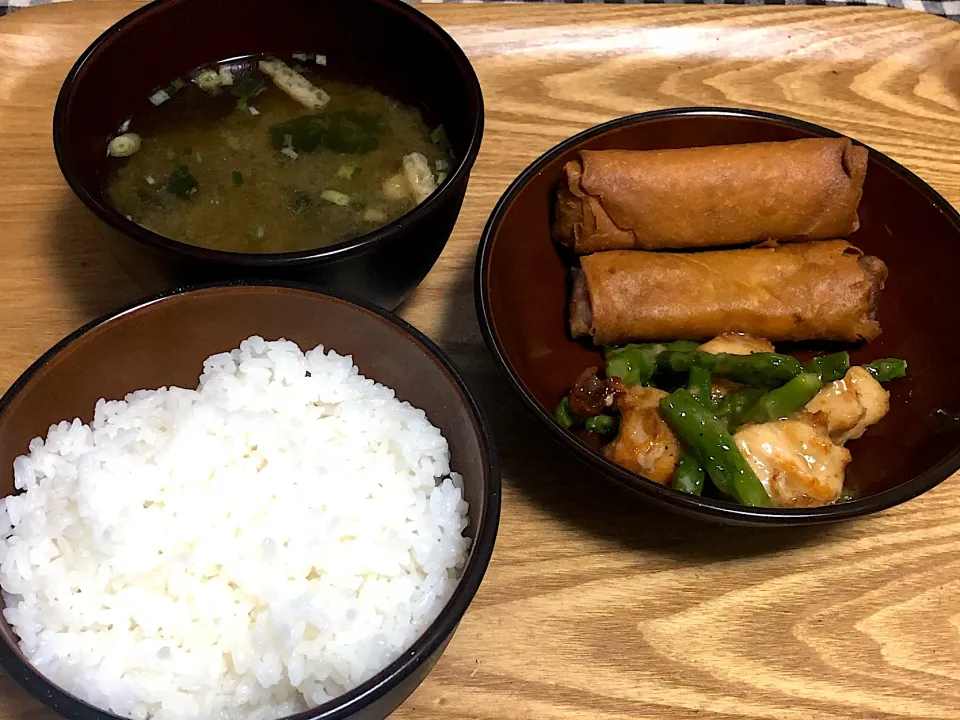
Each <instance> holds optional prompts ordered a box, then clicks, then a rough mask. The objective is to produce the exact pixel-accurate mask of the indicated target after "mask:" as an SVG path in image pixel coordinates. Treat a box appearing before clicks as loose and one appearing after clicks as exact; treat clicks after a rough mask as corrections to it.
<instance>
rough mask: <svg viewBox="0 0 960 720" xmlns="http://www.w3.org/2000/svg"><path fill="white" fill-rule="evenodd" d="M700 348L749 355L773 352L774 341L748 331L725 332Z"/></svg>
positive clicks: (711, 351) (706, 350)
mask: <svg viewBox="0 0 960 720" xmlns="http://www.w3.org/2000/svg"><path fill="white" fill-rule="evenodd" d="M698 349H700V350H703V351H704V352H708V353H714V354H716V353H730V354H731V355H749V354H750V353H757V352H773V343H771V342H770V341H769V340H765V339H764V338H758V337H755V336H753V335H747V334H746V333H732V332H731V333H723V335H717V336H716V337H715V338H713V340H708V341H707V342H705V343H704V344H703V345H701V346H700V347H699V348H698Z"/></svg>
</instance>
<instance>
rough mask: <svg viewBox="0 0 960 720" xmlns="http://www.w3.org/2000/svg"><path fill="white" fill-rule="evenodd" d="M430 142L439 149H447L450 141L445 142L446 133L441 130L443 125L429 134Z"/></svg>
mask: <svg viewBox="0 0 960 720" xmlns="http://www.w3.org/2000/svg"><path fill="white" fill-rule="evenodd" d="M430 141H431V142H432V143H433V144H434V145H439V146H440V147H447V146H448V145H449V144H450V141H449V140H447V131H446V130H444V129H443V125H437V127H436V128H435V129H434V131H433V132H432V133H430Z"/></svg>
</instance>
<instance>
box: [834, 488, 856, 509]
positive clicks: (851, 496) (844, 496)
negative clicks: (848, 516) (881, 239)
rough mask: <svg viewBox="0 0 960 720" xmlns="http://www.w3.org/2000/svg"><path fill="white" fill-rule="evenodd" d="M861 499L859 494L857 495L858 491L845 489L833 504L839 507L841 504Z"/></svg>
mask: <svg viewBox="0 0 960 720" xmlns="http://www.w3.org/2000/svg"><path fill="white" fill-rule="evenodd" d="M859 497H860V495H859V493H857V491H856V490H853V489H851V488H844V489H843V491H842V492H841V493H840V496H839V497H838V498H837V499H836V500H834V501H833V504H834V505H839V504H840V503H848V502H853V501H854V500H856V499H857V498H859Z"/></svg>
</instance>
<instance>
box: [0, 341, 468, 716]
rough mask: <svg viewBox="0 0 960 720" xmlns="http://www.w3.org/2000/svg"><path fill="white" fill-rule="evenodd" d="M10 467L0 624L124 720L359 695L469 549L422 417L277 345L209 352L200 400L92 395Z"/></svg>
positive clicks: (49, 668) (426, 615)
mask: <svg viewBox="0 0 960 720" xmlns="http://www.w3.org/2000/svg"><path fill="white" fill-rule="evenodd" d="M109 371H110V369H109V366H108V365H107V366H105V367H104V372H109ZM14 471H15V477H16V486H17V488H18V489H20V490H23V491H24V492H22V493H21V494H19V495H16V496H11V497H9V498H7V499H6V500H5V501H0V504H2V507H0V534H2V536H3V539H2V540H0V587H2V589H3V593H4V599H5V601H6V609H5V610H4V616H5V617H6V619H7V621H8V622H9V623H10V624H11V625H12V626H13V629H14V630H15V631H16V632H17V634H18V635H19V637H20V647H21V648H22V650H23V652H24V653H25V654H26V656H27V658H28V659H29V660H30V661H31V662H32V663H33V664H34V665H35V666H36V667H37V669H38V670H39V671H40V672H42V673H43V674H44V675H46V676H47V677H48V678H49V679H50V680H52V681H53V682H55V683H56V684H57V685H59V686H60V687H62V688H64V689H65V690H67V691H68V692H70V693H73V694H74V695H76V696H78V697H80V698H82V699H84V700H86V701H87V702H89V703H91V704H93V705H96V706H98V707H101V708H105V709H109V710H111V711H112V712H114V713H117V714H119V715H124V716H128V717H132V718H147V717H153V718H157V719H158V720H188V719H190V718H198V719H199V718H203V719H204V720H208V719H216V720H228V719H232V718H245V719H250V720H268V719H269V718H275V717H279V716H283V715H286V714H289V713H292V712H296V711H300V710H303V709H305V708H307V707H310V706H314V705H317V704H319V703H322V702H325V701H327V700H329V699H331V698H333V697H335V696H337V695H339V694H341V693H343V692H345V691H347V690H348V689H350V688H352V687H355V686H356V685H357V684H359V683H360V682H362V681H363V680H365V679H367V678H369V677H370V676H372V675H373V674H375V673H376V672H378V671H379V670H381V669H382V668H383V667H384V666H386V665H387V664H388V663H390V662H391V661H392V660H394V659H395V658H397V657H399V656H400V654H401V653H402V652H403V651H404V650H405V649H406V648H408V647H409V646H410V645H411V644H412V643H413V642H414V640H415V639H416V638H417V636H418V635H419V634H420V633H422V632H423V630H424V629H425V628H426V626H427V625H428V624H429V623H430V622H431V621H432V620H433V619H434V618H435V617H436V616H437V614H438V613H439V611H440V609H441V607H442V606H443V604H444V603H445V601H446V600H447V599H448V598H449V596H450V594H451V593H452V591H453V589H454V587H455V585H456V583H457V578H458V576H459V572H460V571H461V570H462V567H463V565H464V563H465V562H466V558H467V553H468V549H469V540H468V539H467V538H465V537H463V535H462V532H463V530H464V528H465V527H466V525H467V503H466V502H465V501H464V499H463V495H462V492H461V486H460V479H459V477H458V476H457V475H456V474H455V473H451V472H450V457H449V451H448V447H447V441H446V440H445V439H444V437H443V436H442V435H441V433H440V431H439V430H438V429H437V428H436V427H434V426H433V425H431V424H430V422H429V421H428V420H427V417H426V415H425V413H424V412H423V411H422V410H418V409H417V408H414V407H412V406H411V405H409V404H408V403H406V402H401V401H399V400H397V399H396V397H395V396H394V392H393V391H392V390H390V389H389V388H387V387H384V386H383V385H379V384H376V383H375V382H373V381H372V380H369V379H367V378H365V377H363V376H362V375H360V374H359V372H358V369H357V368H356V366H354V365H353V363H352V360H351V358H349V357H341V356H339V355H337V354H336V353H335V352H333V351H331V352H329V353H326V354H325V353H324V351H323V348H322V347H318V348H316V349H315V350H311V351H309V352H307V353H306V354H304V353H302V352H301V351H300V348H298V347H297V345H295V344H294V343H292V342H287V341H284V340H280V341H277V342H266V341H264V340H263V339H262V338H259V337H252V338H250V339H248V340H245V341H244V342H242V343H241V344H240V348H239V349H237V350H233V351H232V352H229V353H222V354H220V355H214V356H213V357H211V358H209V359H207V361H206V362H205V363H204V369H203V375H202V376H201V378H200V385H199V388H198V389H197V390H184V389H181V388H176V387H170V388H160V389H159V390H140V391H137V392H135V393H132V394H130V395H128V396H127V397H126V398H125V399H124V400H121V401H104V400H100V401H99V402H98V403H97V406H96V414H95V417H94V420H93V422H92V423H91V424H90V425H84V424H82V423H81V422H80V421H79V420H74V421H73V422H72V423H70V422H61V423H60V424H59V425H55V426H52V427H51V428H50V430H49V433H48V435H47V438H46V441H44V440H42V439H41V438H36V439H34V440H33V441H31V443H30V452H29V454H28V455H24V456H22V457H19V458H17V460H16V462H15V463H14Z"/></svg>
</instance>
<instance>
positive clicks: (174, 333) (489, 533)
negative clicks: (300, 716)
mask: <svg viewBox="0 0 960 720" xmlns="http://www.w3.org/2000/svg"><path fill="white" fill-rule="evenodd" d="M251 335H261V336H263V337H264V338H266V339H268V340H274V339H278V338H281V337H282V338H286V339H288V340H292V341H294V342H296V343H297V344H299V345H300V347H301V348H302V349H307V348H308V347H309V348H313V347H315V346H316V345H318V344H323V345H324V347H326V348H328V349H334V350H336V351H337V352H338V353H339V354H341V355H346V354H349V355H352V356H353V360H354V362H355V363H356V364H357V365H358V366H359V368H360V372H361V373H363V374H364V375H366V376H367V377H370V378H373V379H375V380H376V381H377V382H380V383H382V384H384V385H387V386H389V387H391V388H393V389H394V390H395V391H396V393H397V397H399V398H400V399H402V400H406V401H408V402H410V403H411V404H413V405H414V406H416V407H419V408H422V409H423V410H424V411H426V413H427V416H428V418H429V419H430V421H431V422H432V423H433V424H434V425H436V426H437V427H438V428H440V430H441V432H442V433H443V434H444V436H445V437H446V438H447V440H448V442H449V445H450V453H451V458H452V465H453V469H454V470H455V471H456V472H459V473H460V474H461V475H462V476H463V483H464V494H465V496H466V499H467V501H468V502H469V503H470V511H469V516H470V526H469V527H468V529H467V530H466V534H467V535H469V536H470V537H472V538H474V540H475V542H474V545H473V548H472V549H471V556H470V558H469V560H468V564H467V566H466V570H465V571H464V575H463V579H462V581H461V583H460V585H459V586H458V588H457V590H456V591H455V593H454V595H453V597H452V598H451V600H450V601H449V602H448V604H447V606H446V608H445V610H444V613H447V611H448V610H450V609H451V608H455V614H456V617H454V618H450V619H449V622H448V623H446V624H447V625H449V627H444V628H443V632H439V631H437V630H435V629H431V630H430V631H428V635H429V634H430V633H431V632H435V633H436V634H437V637H436V638H434V640H435V641H436V642H439V641H440V640H441V639H443V637H444V636H446V635H448V634H449V633H450V632H452V630H453V628H454V625H455V622H456V621H457V620H459V617H460V615H461V614H462V612H463V611H464V610H465V609H466V606H467V604H468V603H469V601H470V599H471V598H472V596H473V593H474V592H475V591H476V588H477V586H478V585H479V582H480V579H481V577H482V575H483V572H484V570H485V568H486V563H487V561H488V559H489V555H490V552H491V550H492V545H493V535H494V534H495V532H496V520H497V515H498V508H499V491H498V486H499V480H498V476H496V472H495V468H494V465H493V463H494V460H493V458H492V456H491V454H490V450H489V449H488V446H487V441H486V435H485V431H484V429H483V428H482V427H481V425H480V419H479V417H478V415H477V414H476V411H475V408H474V406H473V404H472V401H471V400H470V399H469V397H467V395H466V394H465V393H464V392H463V391H462V390H461V388H460V386H459V384H458V380H457V379H456V378H455V376H454V375H453V373H452V372H451V371H450V370H449V369H448V368H447V367H446V366H445V364H444V363H443V362H441V361H440V360H438V359H437V358H436V357H435V356H434V355H433V353H432V351H431V349H430V348H428V346H427V345H426V344H425V343H424V342H422V341H421V340H420V339H418V338H417V337H414V336H413V335H411V334H407V333H406V332H405V331H403V330H402V329H401V328H400V327H399V326H398V325H395V324H393V323H391V322H390V321H388V320H387V319H385V318H384V317H383V316H381V315H380V314H378V313H376V312H374V311H372V310H367V309H365V308H362V307H359V306H357V305H354V304H352V303H348V302H346V301H345V300H340V299H338V298H335V297H332V296H328V295H321V294H319V293H315V292H310V291H307V290H300V289H294V288H289V287H280V286H262V285H261V286H256V285H254V286H240V285H238V286H232V287H214V288H208V289H203V290H197V291H193V292H189V293H186V294H180V295H171V296H167V297H165V298H162V299H160V300H157V301H153V302H150V303H148V304H145V305H141V306H139V307H137V308H135V309H133V310H130V311H128V312H125V313H122V314H120V315H119V316H117V317H114V318H111V319H110V320H108V321H106V322H104V323H102V324H99V325H96V326H95V327H93V329H91V330H89V331H87V332H85V333H82V334H80V335H79V336H71V337H72V339H71V338H67V339H66V340H64V341H63V342H62V343H61V344H60V345H59V346H57V348H55V349H54V350H53V351H51V352H50V353H48V355H47V356H45V362H43V364H42V365H40V367H39V368H38V369H36V371H35V372H32V374H31V373H30V372H29V371H28V373H27V374H26V375H25V376H24V378H21V380H20V381H18V382H17V384H15V385H14V386H13V387H12V388H11V389H10V390H9V391H8V393H7V395H6V396H5V400H7V401H8V402H7V403H6V405H5V406H4V405H3V404H0V495H2V496H6V495H9V494H12V493H13V492H14V486H13V461H14V459H15V458H16V457H17V456H18V455H21V454H23V453H24V452H26V450H27V445H28V443H29V442H30V440H31V438H34V437H37V436H44V435H46V433H47V429H48V427H49V426H50V425H51V424H52V423H56V422H59V421H61V420H64V419H72V418H74V417H79V418H80V419H81V420H83V421H84V422H89V421H90V420H91V419H92V415H93V408H94V404H95V403H96V401H97V399H99V398H101V397H103V398H107V399H121V398H123V396H124V395H125V394H126V393H129V392H132V391H134V390H136V389H139V388H157V387H161V386H164V385H179V386H182V387H187V388H195V387H196V386H197V381H198V378H199V376H200V372H201V370H202V363H203V360H204V359H205V358H207V357H209V356H210V355H212V354H214V353H218V352H223V351H225V350H229V349H230V348H235V347H237V345H238V343H239V342H240V341H241V340H243V339H244V338H247V337H249V336H251ZM437 624H441V625H443V624H444V616H443V615H441V618H440V619H439V620H438V621H437V623H435V625H434V628H436V627H437ZM0 635H2V636H3V638H4V640H5V641H6V642H7V644H9V645H10V646H11V648H12V649H14V651H15V652H16V653H17V654H18V655H20V653H19V650H18V649H17V644H16V639H15V635H14V634H13V632H12V630H11V629H10V626H9V625H8V624H7V622H6V621H5V620H3V619H2V618H0ZM423 639H424V638H423V637H421V639H420V640H418V641H417V642H418V645H419V644H421V643H422V642H423ZM415 647H416V646H415ZM431 650H432V649H431ZM410 657H411V654H410V653H407V654H406V655H405V656H404V658H401V660H398V661H397V665H398V666H399V664H400V663H402V662H406V661H407V660H409V659H410ZM20 658H21V660H24V658H23V656H22V655H20ZM391 667H394V666H391ZM385 672H386V671H385ZM380 677H381V676H380V675H378V676H376V677H375V678H374V680H370V681H367V683H364V684H363V685H361V686H360V688H358V689H356V690H354V691H351V693H348V695H352V694H355V693H358V692H359V691H360V690H361V689H362V688H364V687H367V686H369V685H371V683H374V681H376V679H377V678H380ZM344 697H346V696H344ZM340 701H341V699H338V700H335V701H333V702H331V703H330V705H333V706H335V705H338V704H339V703H340Z"/></svg>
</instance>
